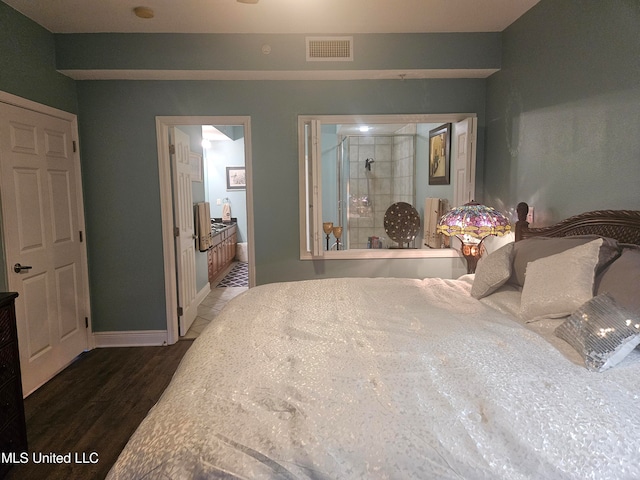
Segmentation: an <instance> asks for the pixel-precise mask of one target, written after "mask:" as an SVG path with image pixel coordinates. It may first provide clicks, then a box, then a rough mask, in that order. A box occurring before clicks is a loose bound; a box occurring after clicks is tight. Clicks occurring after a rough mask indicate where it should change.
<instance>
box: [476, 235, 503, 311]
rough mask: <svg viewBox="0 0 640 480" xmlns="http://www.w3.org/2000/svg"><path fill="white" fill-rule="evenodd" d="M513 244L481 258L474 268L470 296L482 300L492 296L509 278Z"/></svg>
mask: <svg viewBox="0 0 640 480" xmlns="http://www.w3.org/2000/svg"><path fill="white" fill-rule="evenodd" d="M512 258H513V243H507V244H506V245H504V246H502V247H500V248H499V249H498V250H496V251H495V252H493V253H491V254H489V255H488V256H486V257H483V258H481V259H480V261H479V262H478V266H477V267H476V276H475V278H474V279H473V285H472V287H471V296H472V297H474V298H478V299H480V298H483V297H486V296H487V295H490V294H492V293H493V292H495V291H496V290H497V289H498V288H500V287H501V286H502V285H504V284H505V283H506V282H507V280H509V277H511V260H512Z"/></svg>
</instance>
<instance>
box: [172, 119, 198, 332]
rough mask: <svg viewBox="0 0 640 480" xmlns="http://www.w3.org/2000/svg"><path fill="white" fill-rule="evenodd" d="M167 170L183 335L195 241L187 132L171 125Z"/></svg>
mask: <svg viewBox="0 0 640 480" xmlns="http://www.w3.org/2000/svg"><path fill="white" fill-rule="evenodd" d="M169 137H170V139H171V143H172V147H170V152H171V169H172V171H173V175H172V178H173V221H174V226H175V235H176V271H177V282H178V327H179V334H180V336H183V335H184V334H185V333H187V330H189V327H190V326H191V324H192V323H193V321H194V320H195V318H196V314H197V311H198V305H197V304H196V302H195V299H196V295H197V288H196V242H195V238H196V236H195V229H194V217H195V214H194V207H193V195H192V191H191V165H190V162H189V152H190V148H189V144H190V139H189V135H187V134H186V133H184V132H182V131H180V130H178V129H177V128H175V127H171V129H170V131H169Z"/></svg>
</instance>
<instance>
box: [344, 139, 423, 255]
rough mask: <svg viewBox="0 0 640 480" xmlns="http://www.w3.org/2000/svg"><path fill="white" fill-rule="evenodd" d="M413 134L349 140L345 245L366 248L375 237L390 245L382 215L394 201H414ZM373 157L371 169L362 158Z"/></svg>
mask: <svg viewBox="0 0 640 480" xmlns="http://www.w3.org/2000/svg"><path fill="white" fill-rule="evenodd" d="M414 150H415V148H414V136H404V135H403V136H399V137H396V136H375V137H374V136H362V137H350V139H349V160H350V163H349V164H350V169H349V228H348V229H347V231H348V235H349V237H348V248H351V249H353V248H368V242H369V238H370V237H374V236H375V237H378V238H379V239H380V240H381V241H382V248H388V247H389V246H390V245H394V242H392V241H391V240H390V239H388V238H387V234H386V232H385V230H384V214H385V212H386V210H387V208H389V206H390V205H391V204H393V203H395V202H407V203H411V204H412V205H413V204H414V198H415V193H414V190H415V188H414V185H413V184H414V181H413V172H414ZM368 158H373V159H374V160H375V162H374V163H373V165H372V166H371V171H370V172H369V171H367V170H366V168H365V161H366V159H368Z"/></svg>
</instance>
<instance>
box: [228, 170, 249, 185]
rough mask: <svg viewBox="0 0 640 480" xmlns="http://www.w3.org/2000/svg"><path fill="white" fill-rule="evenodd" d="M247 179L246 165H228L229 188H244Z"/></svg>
mask: <svg viewBox="0 0 640 480" xmlns="http://www.w3.org/2000/svg"><path fill="white" fill-rule="evenodd" d="M246 188H247V179H246V176H245V170H244V167H227V190H244V189H246Z"/></svg>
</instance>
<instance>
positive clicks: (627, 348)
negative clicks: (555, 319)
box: [555, 293, 640, 372]
mask: <svg viewBox="0 0 640 480" xmlns="http://www.w3.org/2000/svg"><path fill="white" fill-rule="evenodd" d="M555 333H556V336H558V337H560V338H562V339H563V340H565V341H566V342H567V343H569V344H570V345H571V346H572V347H573V348H575V349H576V351H577V352H578V353H579V354H580V355H582V357H583V358H584V364H585V366H586V367H587V368H588V369H589V370H592V371H595V372H603V371H604V370H607V369H608V368H611V367H613V366H614V365H616V364H618V363H620V362H621V361H622V360H623V359H624V358H625V357H626V356H627V355H628V354H629V353H630V352H631V351H632V350H633V349H634V348H636V346H638V344H640V316H638V315H635V314H633V313H632V312H630V311H629V310H627V309H625V308H624V307H621V306H620V305H618V304H617V303H616V302H615V301H614V300H613V298H611V296H609V295H608V294H606V293H603V294H601V295H598V296H597V297H593V298H592V299H591V300H589V301H588V302H587V303H585V304H584V305H582V306H581V307H580V308H579V309H578V310H576V311H575V312H574V313H573V314H571V316H569V318H567V319H566V320H565V321H564V322H563V323H562V324H561V325H560V326H559V327H558V328H556V331H555Z"/></svg>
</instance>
